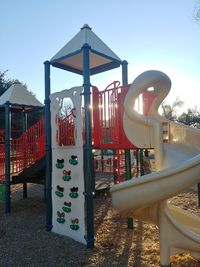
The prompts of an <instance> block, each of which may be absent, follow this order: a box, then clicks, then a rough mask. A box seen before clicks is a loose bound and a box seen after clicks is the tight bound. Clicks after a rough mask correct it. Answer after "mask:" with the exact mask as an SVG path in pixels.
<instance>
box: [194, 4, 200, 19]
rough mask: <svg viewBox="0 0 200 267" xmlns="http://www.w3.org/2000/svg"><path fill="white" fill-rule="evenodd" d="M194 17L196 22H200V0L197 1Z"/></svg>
mask: <svg viewBox="0 0 200 267" xmlns="http://www.w3.org/2000/svg"><path fill="white" fill-rule="evenodd" d="M193 17H194V20H195V21H196V22H199V21H200V0H197V1H196V4H195V7H194V14H193Z"/></svg>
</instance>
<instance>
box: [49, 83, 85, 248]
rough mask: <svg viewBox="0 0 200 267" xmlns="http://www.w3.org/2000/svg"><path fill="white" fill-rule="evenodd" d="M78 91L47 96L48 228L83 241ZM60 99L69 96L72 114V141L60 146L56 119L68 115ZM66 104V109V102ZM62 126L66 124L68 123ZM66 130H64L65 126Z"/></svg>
mask: <svg viewBox="0 0 200 267" xmlns="http://www.w3.org/2000/svg"><path fill="white" fill-rule="evenodd" d="M81 92H82V87H75V88H72V89H70V90H63V91H61V92H57V93H54V94H52V95H51V120H52V121H51V127H52V206H53V213H52V216H53V217H52V224H53V228H52V231H53V232H55V233H58V234H61V235H65V236H69V237H71V238H73V239H74V240H76V241H79V242H81V243H84V244H86V240H85V197H84V192H85V188H84V176H83V173H84V171H83V141H82V130H83V129H82V115H81V106H82V103H81V101H82V96H81ZM64 99H65V100H66V99H70V101H71V102H72V103H73V106H72V107H71V108H72V109H73V114H74V118H73V122H72V123H73V129H74V130H73V133H72V132H70V135H72V134H73V138H74V142H70V144H67V145H63V144H62V143H60V142H58V139H57V136H58V134H60V133H58V131H59V123H58V121H59V122H60V120H61V119H63V120H66V117H67V116H68V114H67V113H66V114H63V110H64V109H63V103H64ZM65 104H66V101H65ZM67 106H68V110H69V105H68V104H67ZM65 110H66V109H65ZM69 112H71V111H69ZM70 120H71V119H70ZM69 123H71V122H69ZM66 125H68V126H67V127H69V124H68V123H67V124H66ZM62 131H65V129H62ZM66 131H67V132H68V128H66Z"/></svg>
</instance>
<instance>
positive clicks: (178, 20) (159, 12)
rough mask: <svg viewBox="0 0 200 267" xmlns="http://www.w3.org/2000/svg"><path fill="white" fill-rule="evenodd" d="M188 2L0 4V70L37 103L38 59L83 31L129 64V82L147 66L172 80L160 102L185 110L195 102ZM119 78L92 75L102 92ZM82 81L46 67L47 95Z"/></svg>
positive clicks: (197, 53)
mask: <svg viewBox="0 0 200 267" xmlns="http://www.w3.org/2000/svg"><path fill="white" fill-rule="evenodd" d="M195 3H196V1H195V0H151V1H150V0H107V1H105V0H102V1H97V0H85V1H82V0H79V1H78V0H73V1H71V0H32V1H31V0H29V1H27V0H17V1H15V0H1V1H0V11H1V16H0V25H1V42H0V70H1V71H4V70H6V69H8V70H9V72H8V74H7V77H8V78H17V79H19V80H21V81H23V82H25V83H26V84H27V85H28V89H29V90H31V91H33V92H34V93H35V94H36V96H37V98H38V99H39V100H40V101H42V102H43V99H44V79H43V77H44V73H43V62H44V61H45V60H49V59H51V58H52V57H53V56H54V55H55V54H56V53H57V52H58V50H60V49H61V48H62V47H63V46H64V45H65V44H66V43H67V42H68V41H69V40H70V39H71V38H72V37H73V36H74V35H75V34H76V33H77V32H78V31H79V30H80V28H81V27H82V26H83V24H85V23H88V24H89V25H90V26H91V27H92V30H93V31H94V32H95V33H96V34H97V35H98V36H99V37H100V38H101V39H102V40H103V41H104V42H105V43H106V44H107V45H108V46H109V47H110V48H111V49H112V50H113V51H114V52H115V53H116V54H117V55H118V56H119V57H120V58H121V59H125V60H127V61H128V62H129V82H132V81H133V80H134V79H135V78H136V76H137V75H138V74H140V73H141V72H142V71H145V70H148V69H158V70H161V71H164V72H165V73H166V74H168V75H169V77H170V78H171V80H172V85H173V86H172V92H171V93H170V97H169V100H168V101H172V100H174V99H175V97H176V96H179V97H180V99H182V100H183V101H184V102H185V107H187V106H190V107H192V106H194V105H198V103H199V99H200V48H199V47H200V23H195V22H194V21H193V9H194V6H195ZM119 79H121V69H116V70H113V71H110V72H105V73H102V74H98V75H96V76H94V77H93V76H92V79H91V82H92V84H94V85H97V86H98V87H100V88H101V87H102V88H104V87H105V86H106V85H107V84H109V83H110V82H112V81H113V80H119ZM81 84H82V78H81V77H80V76H79V75H75V74H72V73H69V72H64V71H62V70H56V69H55V68H54V69H52V92H55V91H57V90H62V89H64V88H70V87H71V86H75V85H81Z"/></svg>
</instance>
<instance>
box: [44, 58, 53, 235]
mask: <svg viewBox="0 0 200 267" xmlns="http://www.w3.org/2000/svg"><path fill="white" fill-rule="evenodd" d="M44 67H45V136H46V140H45V152H46V158H45V163H46V181H45V189H46V230H47V231H51V229H52V227H53V225H52V198H51V191H52V152H51V112H50V98H49V96H50V93H51V87H50V62H49V61H45V62H44Z"/></svg>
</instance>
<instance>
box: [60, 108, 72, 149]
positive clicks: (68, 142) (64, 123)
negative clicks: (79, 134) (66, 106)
mask: <svg viewBox="0 0 200 267" xmlns="http://www.w3.org/2000/svg"><path fill="white" fill-rule="evenodd" d="M75 117H76V115H75V109H74V108H73V109H72V110H71V111H70V113H69V114H68V115H67V116H66V117H64V118H57V119H56V123H57V125H58V130H57V135H56V141H57V144H58V145H59V146H73V145H75V124H74V118H75Z"/></svg>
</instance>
